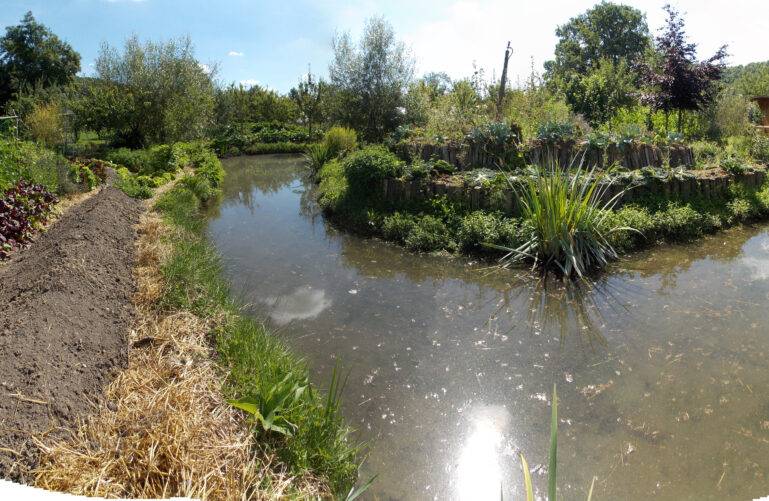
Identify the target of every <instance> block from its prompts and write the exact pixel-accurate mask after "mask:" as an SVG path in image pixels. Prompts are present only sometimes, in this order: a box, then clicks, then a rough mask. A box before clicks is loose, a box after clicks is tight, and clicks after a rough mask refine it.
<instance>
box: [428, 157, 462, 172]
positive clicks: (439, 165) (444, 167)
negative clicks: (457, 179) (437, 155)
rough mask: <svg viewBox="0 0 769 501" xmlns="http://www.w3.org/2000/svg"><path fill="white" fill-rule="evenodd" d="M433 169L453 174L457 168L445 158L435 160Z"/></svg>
mask: <svg viewBox="0 0 769 501" xmlns="http://www.w3.org/2000/svg"><path fill="white" fill-rule="evenodd" d="M433 170H434V171H435V172H437V173H438V174H454V173H455V172H456V171H457V168H456V167H455V166H454V165H453V164H450V163H448V162H447V161H445V160H436V161H434V162H433Z"/></svg>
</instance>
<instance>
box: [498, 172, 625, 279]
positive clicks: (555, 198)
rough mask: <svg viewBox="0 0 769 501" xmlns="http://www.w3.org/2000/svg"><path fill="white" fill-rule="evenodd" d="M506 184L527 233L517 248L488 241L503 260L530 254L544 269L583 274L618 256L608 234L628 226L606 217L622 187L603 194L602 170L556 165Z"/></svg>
mask: <svg viewBox="0 0 769 501" xmlns="http://www.w3.org/2000/svg"><path fill="white" fill-rule="evenodd" d="M511 184H512V185H513V189H514V190H515V192H516V195H517V198H518V200H519V204H520V209H521V216H522V218H523V219H524V220H525V221H526V222H527V223H528V224H529V225H530V227H531V234H530V237H529V239H528V240H527V241H526V242H524V243H523V244H522V245H520V246H519V247H517V248H507V247H503V246H492V247H496V248H499V249H501V250H504V251H507V254H506V255H505V256H504V257H503V258H502V261H503V262H504V263H505V264H508V263H513V262H518V261H521V260H525V259H530V260H532V261H533V263H534V267H537V266H539V267H541V268H542V269H543V270H545V271H548V270H555V271H557V272H559V273H561V274H562V275H563V276H565V277H573V276H578V277H582V276H584V275H585V274H586V273H587V272H589V271H590V270H591V269H595V268H601V267H603V266H605V265H606V264H607V263H608V262H609V261H610V260H612V259H615V258H616V257H617V251H616V250H615V249H614V247H613V246H612V244H611V243H610V235H611V234H612V233H613V232H616V231H620V230H623V231H627V230H631V229H630V228H626V227H620V226H617V225H616V223H615V219H613V218H611V210H612V209H613V208H614V207H615V206H616V204H617V201H618V200H619V198H620V196H621V194H622V192H620V193H618V194H616V195H614V196H611V197H608V196H607V195H608V189H609V187H610V185H611V183H610V182H604V174H602V173H598V172H597V171H596V169H595V168H592V169H582V168H581V167H578V168H576V169H574V170H573V171H571V172H569V169H561V168H560V167H559V166H557V165H555V166H553V167H551V168H546V169H539V170H538V171H537V172H536V173H535V174H534V175H532V176H528V177H526V178H524V179H523V180H522V181H520V182H517V183H511Z"/></svg>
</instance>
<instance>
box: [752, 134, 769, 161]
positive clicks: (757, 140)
mask: <svg viewBox="0 0 769 501" xmlns="http://www.w3.org/2000/svg"><path fill="white" fill-rule="evenodd" d="M750 156H751V157H752V158H753V160H756V161H758V162H761V163H762V164H764V165H769V136H767V135H766V134H761V133H755V134H753V136H752V137H751V142H750Z"/></svg>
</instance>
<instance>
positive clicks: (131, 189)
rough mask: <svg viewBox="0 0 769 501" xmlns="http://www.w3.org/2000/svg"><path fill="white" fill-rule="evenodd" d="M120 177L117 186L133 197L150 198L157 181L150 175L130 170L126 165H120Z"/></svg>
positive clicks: (118, 170)
mask: <svg viewBox="0 0 769 501" xmlns="http://www.w3.org/2000/svg"><path fill="white" fill-rule="evenodd" d="M115 172H116V173H117V176H118V179H117V181H116V182H115V186H116V187H117V188H118V189H120V190H122V191H123V192H124V193H125V194H126V195H128V196H129V197H132V198H150V197H151V196H152V191H153V188H154V187H155V183H154V182H153V181H152V178H151V177H149V176H139V175H137V174H134V173H133V172H131V171H129V170H128V168H126V167H120V168H118V169H117V170H116V171H115Z"/></svg>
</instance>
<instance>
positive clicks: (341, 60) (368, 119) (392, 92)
mask: <svg viewBox="0 0 769 501" xmlns="http://www.w3.org/2000/svg"><path fill="white" fill-rule="evenodd" d="M333 48H334V59H333V61H332V62H331V65H330V67H329V75H330V78H331V83H332V84H333V86H334V88H335V96H334V99H335V101H336V102H335V106H334V116H333V118H334V119H335V121H336V122H338V123H342V124H345V125H347V126H350V127H352V128H354V129H356V130H358V131H359V132H360V133H361V134H362V135H363V137H364V138H365V139H366V140H368V141H381V140H382V139H384V137H385V136H386V135H387V134H388V133H389V132H391V131H393V130H394V129H395V127H397V126H398V125H399V124H400V123H401V115H400V114H399V112H398V108H399V107H400V106H402V105H403V91H404V89H406V88H407V87H408V84H409V83H410V81H411V78H412V74H413V71H414V62H413V60H412V59H411V56H410V55H409V53H408V52H407V50H406V47H405V46H404V45H403V44H402V43H401V42H398V41H397V40H396V39H395V32H394V31H393V28H392V26H391V25H390V24H389V23H387V21H385V20H384V19H383V18H377V17H375V18H371V19H369V20H367V21H366V24H365V26H364V28H363V35H362V37H361V40H360V42H359V43H358V44H355V43H354V42H353V41H352V39H351V37H350V34H349V33H343V34H340V35H338V36H336V37H335V38H334V43H333Z"/></svg>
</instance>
